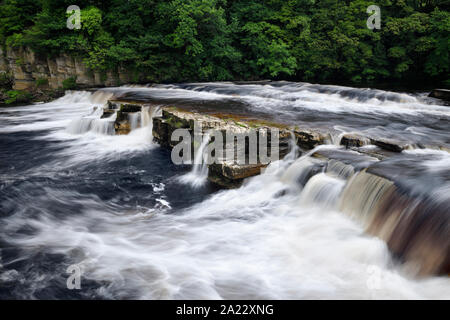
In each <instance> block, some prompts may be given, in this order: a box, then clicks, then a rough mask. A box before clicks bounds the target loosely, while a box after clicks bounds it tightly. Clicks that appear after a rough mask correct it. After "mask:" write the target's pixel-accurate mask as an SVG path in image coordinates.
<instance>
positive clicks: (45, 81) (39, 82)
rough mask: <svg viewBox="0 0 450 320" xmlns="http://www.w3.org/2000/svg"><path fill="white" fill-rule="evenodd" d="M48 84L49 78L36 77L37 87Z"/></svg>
mask: <svg viewBox="0 0 450 320" xmlns="http://www.w3.org/2000/svg"><path fill="white" fill-rule="evenodd" d="M46 86H48V79H46V78H38V79H36V87H46Z"/></svg>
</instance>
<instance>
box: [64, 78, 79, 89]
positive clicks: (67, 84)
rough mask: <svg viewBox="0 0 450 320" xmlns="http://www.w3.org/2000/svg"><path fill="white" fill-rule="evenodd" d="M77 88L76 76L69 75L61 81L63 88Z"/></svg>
mask: <svg viewBox="0 0 450 320" xmlns="http://www.w3.org/2000/svg"><path fill="white" fill-rule="evenodd" d="M76 88H77V77H70V78H67V79H66V80H64V81H63V89H64V90H74V89H76Z"/></svg>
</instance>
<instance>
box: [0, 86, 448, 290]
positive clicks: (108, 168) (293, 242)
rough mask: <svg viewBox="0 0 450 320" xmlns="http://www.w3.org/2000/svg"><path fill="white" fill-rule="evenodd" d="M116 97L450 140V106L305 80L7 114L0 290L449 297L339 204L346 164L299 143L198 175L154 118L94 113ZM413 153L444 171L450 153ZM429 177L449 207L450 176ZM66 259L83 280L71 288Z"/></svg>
mask: <svg viewBox="0 0 450 320" xmlns="http://www.w3.org/2000/svg"><path fill="white" fill-rule="evenodd" d="M113 95H114V96H116V97H117V96H122V97H127V98H128V99H131V100H139V99H141V100H145V101H147V102H152V104H153V106H152V107H151V108H152V110H153V111H154V110H156V109H155V105H157V106H161V105H165V104H175V105H176V104H179V105H189V106H190V107H191V108H197V109H199V110H203V111H214V110H217V109H220V110H223V111H230V112H231V111H232V112H237V113H238V112H241V113H242V114H245V115H248V114H252V116H260V117H265V118H267V117H272V118H273V119H276V120H277V121H282V122H286V123H289V122H292V123H294V122H295V123H298V122H300V123H305V124H306V123H308V124H309V125H312V124H313V125H315V126H324V127H330V126H331V124H333V127H334V129H335V130H336V131H337V132H338V133H339V132H353V131H357V132H365V133H367V132H370V133H372V134H377V135H380V136H395V137H397V138H399V139H403V140H405V141H406V140H407V141H410V142H411V141H412V142H414V143H416V144H425V145H427V144H430V142H433V143H432V144H434V145H439V146H444V147H446V146H448V144H449V142H450V134H449V132H448V128H449V120H450V109H449V107H446V106H444V105H442V104H441V103H440V102H438V101H437V100H435V99H429V98H426V97H425V95H424V94H406V93H391V92H385V91H380V90H369V89H366V90H365V89H354V88H344V87H333V86H319V85H310V84H296V83H272V84H245V85H238V84H232V83H211V84H181V85H159V86H155V87H120V88H110V89H104V90H100V91H97V92H83V91H80V92H68V93H66V95H65V96H64V97H62V98H60V99H58V100H55V101H53V102H51V103H46V104H40V105H32V106H21V107H11V108H3V109H0V119H1V122H0V141H1V143H0V177H1V179H0V298H2V299H5V298H18V299H26V298H35V299H60V298H74V299H92V298H95V299H350V298H354V299H429V298H437V299H450V280H449V278H448V277H446V276H440V277H439V276H425V277H418V276H417V274H415V273H414V272H412V271H411V268H410V266H407V265H405V264H403V263H401V262H400V261H398V259H396V258H395V257H394V256H393V255H392V254H391V253H390V251H389V250H388V247H387V245H386V243H385V242H384V241H383V240H381V239H379V238H377V237H374V236H371V235H369V234H367V233H365V232H364V230H365V226H364V223H362V222H361V220H360V219H354V217H352V216H351V215H349V214H345V213H344V212H342V211H343V210H342V209H341V208H342V203H341V204H340V203H339V202H340V201H342V194H343V193H345V192H344V189H345V188H346V185H347V184H348V182H347V180H346V178H345V174H343V173H342V172H341V173H340V174H334V175H333V174H328V173H326V172H319V173H317V172H315V173H317V174H315V175H313V176H312V174H311V172H313V171H314V170H313V168H317V167H318V166H319V167H320V165H321V164H320V163H318V162H317V160H315V159H312V158H311V157H309V155H308V154H306V155H305V154H304V155H303V156H301V157H298V156H296V154H295V152H296V150H294V149H293V150H292V151H291V154H290V155H289V156H288V157H286V158H285V159H284V160H281V161H279V162H278V163H276V164H274V165H272V166H270V167H269V168H268V169H267V170H266V172H265V173H264V174H262V175H260V176H257V177H254V178H251V179H248V181H246V183H245V184H244V185H243V186H242V187H241V188H239V189H234V190H220V189H218V188H217V187H215V186H213V185H211V184H210V183H207V182H204V183H195V184H194V185H193V184H192V183H188V182H186V181H185V180H189V179H186V177H187V176H188V177H189V175H192V174H194V175H195V172H199V174H200V175H202V177H203V176H204V170H203V169H199V168H194V170H193V169H192V168H191V167H190V166H176V165H174V164H172V162H171V158H170V151H168V150H165V149H163V148H160V147H159V146H158V145H156V144H154V143H153V142H152V139H151V121H149V120H148V119H147V117H148V116H150V117H151V116H152V115H154V114H153V113H151V112H150V113H148V114H147V113H146V114H145V115H141V116H140V118H142V119H147V120H145V121H141V122H140V124H139V121H138V120H137V119H134V120H133V121H134V122H133V123H134V125H133V128H134V130H132V132H131V133H130V134H129V135H126V136H123V135H121V136H116V135H113V134H112V132H111V123H109V121H111V119H109V120H108V119H100V115H101V112H100V113H99V111H98V110H100V109H99V108H101V107H102V106H103V105H104V103H105V102H106V101H107V99H110V98H112V97H113ZM95 106H97V107H98V108H97V109H96V110H94V107H95ZM337 148H338V147H337V146H334V145H329V146H323V147H319V149H323V150H325V151H330V150H332V151H333V150H337ZM405 156H406V157H409V158H411V157H416V156H417V157H419V158H417V159H420V164H421V165H422V166H424V167H425V168H426V169H423V168H421V171H422V172H424V170H425V171H426V172H428V171H429V176H431V177H433V175H434V177H448V173H449V168H450V165H449V164H450V161H449V159H450V158H449V157H448V154H447V153H446V152H445V151H439V150H430V149H417V150H410V151H408V152H407V153H406V154H405ZM415 159H416V158H414V159H413V160H411V161H412V162H413V163H415V162H414V161H415ZM195 170H196V171H195ZM306 176H308V178H310V177H311V176H312V178H310V179H309V180H308V179H307V178H306ZM183 177H184V178H183ZM427 177H428V175H427ZM197 178H198V177H197ZM191 180H192V179H191ZM299 181H300V182H299ZM429 181H438V182H435V183H437V184H438V185H433V186H432V189H433V188H434V189H433V194H434V196H435V197H436V198H439V199H440V200H439V201H447V202H446V203H448V200H449V192H448V191H449V190H450V183H448V180H445V179H444V180H442V179H441V180H429ZM445 214H448V212H446V213H445ZM443 232H448V229H444V231H443ZM447 235H448V233H447ZM70 265H76V266H78V267H80V269H81V270H82V277H81V290H69V289H68V288H67V285H66V281H67V278H68V277H69V274H68V273H66V270H67V268H68V267H69V266H70Z"/></svg>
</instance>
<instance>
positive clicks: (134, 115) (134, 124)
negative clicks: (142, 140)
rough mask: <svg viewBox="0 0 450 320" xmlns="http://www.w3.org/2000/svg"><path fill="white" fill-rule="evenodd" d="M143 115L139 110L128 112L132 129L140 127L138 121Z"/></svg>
mask: <svg viewBox="0 0 450 320" xmlns="http://www.w3.org/2000/svg"><path fill="white" fill-rule="evenodd" d="M140 117H141V115H140V114H139V113H137V112H134V113H129V114H128V121H129V122H130V128H131V130H136V129H137V128H138V122H139V118H140Z"/></svg>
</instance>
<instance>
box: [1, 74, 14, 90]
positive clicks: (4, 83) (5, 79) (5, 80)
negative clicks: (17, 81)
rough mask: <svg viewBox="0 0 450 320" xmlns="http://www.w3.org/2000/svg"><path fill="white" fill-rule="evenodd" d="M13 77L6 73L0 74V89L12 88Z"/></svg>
mask: <svg viewBox="0 0 450 320" xmlns="http://www.w3.org/2000/svg"><path fill="white" fill-rule="evenodd" d="M13 83H14V79H13V77H12V76H11V75H10V74H9V73H6V72H2V73H0V89H4V90H10V89H11V88H12V86H13Z"/></svg>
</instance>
